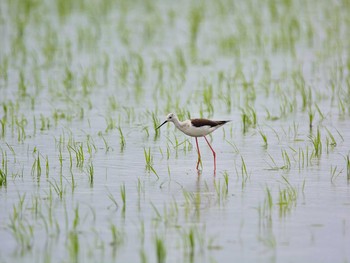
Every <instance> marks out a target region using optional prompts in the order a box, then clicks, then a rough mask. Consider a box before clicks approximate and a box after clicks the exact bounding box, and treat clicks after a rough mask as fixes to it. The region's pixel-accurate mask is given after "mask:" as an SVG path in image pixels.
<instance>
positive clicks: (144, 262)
mask: <svg viewBox="0 0 350 263" xmlns="http://www.w3.org/2000/svg"><path fill="white" fill-rule="evenodd" d="M139 255H140V262H141V263H147V262H148V261H147V253H146V251H145V249H144V248H141V249H140V252H139Z"/></svg>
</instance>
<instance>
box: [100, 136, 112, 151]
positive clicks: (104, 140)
mask: <svg viewBox="0 0 350 263" xmlns="http://www.w3.org/2000/svg"><path fill="white" fill-rule="evenodd" d="M98 136H99V137H101V138H102V140H103V143H104V145H105V149H106V153H107V152H109V151H110V150H113V148H112V147H110V146H109V145H108V142H107V140H106V139H105V137H104V136H103V134H102V132H99V133H98Z"/></svg>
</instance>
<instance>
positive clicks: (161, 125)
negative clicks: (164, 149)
mask: <svg viewBox="0 0 350 263" xmlns="http://www.w3.org/2000/svg"><path fill="white" fill-rule="evenodd" d="M167 122H168V121H165V122H163V123H162V124H161V125H159V127H158V128H156V130H158V129H159V128H160V127H162V126H163V125H164V124H165V123H167Z"/></svg>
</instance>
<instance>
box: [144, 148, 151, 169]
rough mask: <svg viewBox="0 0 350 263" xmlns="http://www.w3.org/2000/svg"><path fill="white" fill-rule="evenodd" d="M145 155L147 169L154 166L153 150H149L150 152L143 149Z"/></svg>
mask: <svg viewBox="0 0 350 263" xmlns="http://www.w3.org/2000/svg"><path fill="white" fill-rule="evenodd" d="M143 153H144V156H145V161H146V168H147V167H149V166H152V164H153V156H152V155H151V148H148V151H147V150H146V148H143Z"/></svg>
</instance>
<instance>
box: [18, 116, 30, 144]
mask: <svg viewBox="0 0 350 263" xmlns="http://www.w3.org/2000/svg"><path fill="white" fill-rule="evenodd" d="M27 123H28V121H27V119H26V118H25V117H24V116H22V117H21V119H18V118H17V117H16V126H17V140H18V142H23V141H24V140H25V139H26V137H27V136H26V132H25V127H26V126H27Z"/></svg>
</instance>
